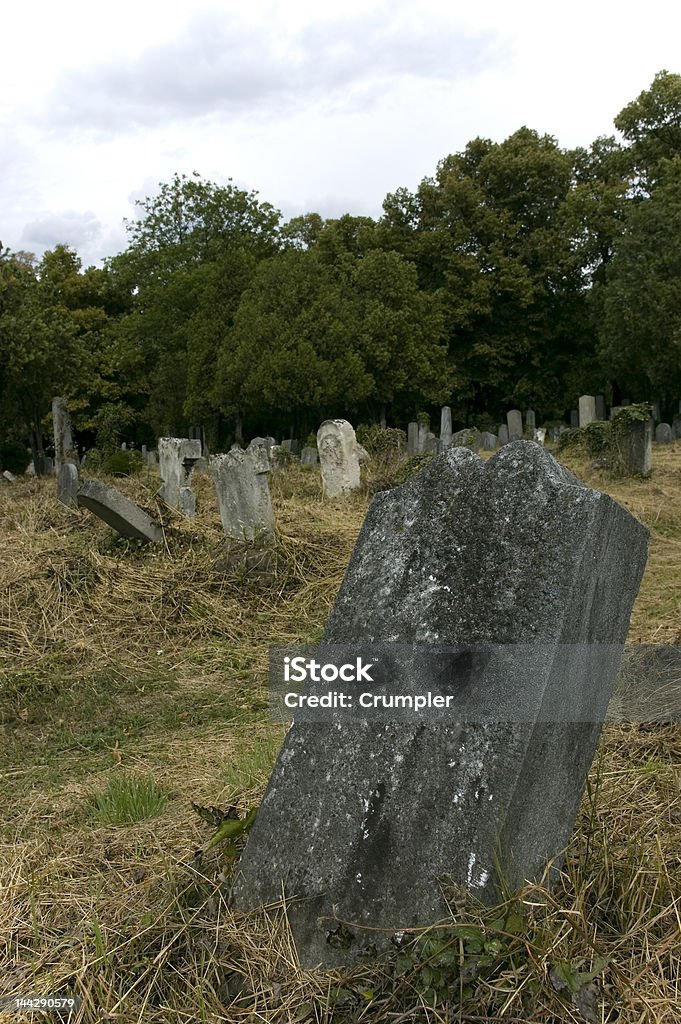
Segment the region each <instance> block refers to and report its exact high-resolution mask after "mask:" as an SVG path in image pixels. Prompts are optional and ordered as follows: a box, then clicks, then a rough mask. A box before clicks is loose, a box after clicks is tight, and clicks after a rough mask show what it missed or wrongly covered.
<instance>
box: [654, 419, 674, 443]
mask: <svg viewBox="0 0 681 1024" xmlns="http://www.w3.org/2000/svg"><path fill="white" fill-rule="evenodd" d="M673 440H674V434H673V433H672V428H671V427H670V425H669V424H668V423H658V425H657V426H656V427H655V441H656V443H657V444H671V443H672V441H673Z"/></svg>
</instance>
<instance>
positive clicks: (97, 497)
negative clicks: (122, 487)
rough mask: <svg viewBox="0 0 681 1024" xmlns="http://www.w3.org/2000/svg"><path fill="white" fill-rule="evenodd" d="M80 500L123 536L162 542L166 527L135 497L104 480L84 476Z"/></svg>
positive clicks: (79, 493)
mask: <svg viewBox="0 0 681 1024" xmlns="http://www.w3.org/2000/svg"><path fill="white" fill-rule="evenodd" d="M78 504H79V505H81V506H82V507H83V508H87V509H89V510H90V512H94V514H95V515H96V516H99V518H100V519H103V520H104V522H105V523H107V524H108V525H109V526H111V527H112V528H113V529H114V530H116V532H117V533H120V535H121V536H122V537H129V538H130V539H131V540H143V541H151V542H152V543H154V544H161V543H162V541H163V530H162V529H161V527H160V526H159V525H158V523H155V522H154V520H153V519H152V518H151V517H150V516H148V515H147V513H146V512H143V511H142V509H141V508H139V507H138V506H137V505H135V503H134V502H133V501H130V499H129V498H126V496H125V495H124V494H121V492H120V491H117V490H116V488H115V487H109V485H108V484H105V483H102V482H101V480H84V481H83V483H82V484H81V485H80V487H79V489H78Z"/></svg>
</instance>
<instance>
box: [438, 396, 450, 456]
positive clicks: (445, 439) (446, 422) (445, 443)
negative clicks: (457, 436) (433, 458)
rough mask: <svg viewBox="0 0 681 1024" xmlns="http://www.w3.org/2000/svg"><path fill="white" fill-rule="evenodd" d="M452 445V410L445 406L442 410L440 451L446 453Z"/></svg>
mask: <svg viewBox="0 0 681 1024" xmlns="http://www.w3.org/2000/svg"><path fill="white" fill-rule="evenodd" d="M451 443H452V410H451V409H450V407H449V406H448V405H443V406H442V409H441V410H440V451H442V452H443V451H445V449H447V448H449V447H450V445H451Z"/></svg>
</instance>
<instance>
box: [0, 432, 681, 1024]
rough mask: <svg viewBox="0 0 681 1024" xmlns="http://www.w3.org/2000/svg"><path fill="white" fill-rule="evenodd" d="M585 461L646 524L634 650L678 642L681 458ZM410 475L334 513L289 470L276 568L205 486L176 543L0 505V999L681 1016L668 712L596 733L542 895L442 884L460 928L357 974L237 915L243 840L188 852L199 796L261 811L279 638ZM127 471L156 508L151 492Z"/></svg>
mask: <svg viewBox="0 0 681 1024" xmlns="http://www.w3.org/2000/svg"><path fill="white" fill-rule="evenodd" d="M568 465H569V466H570V468H572V469H573V471H575V472H576V473H577V475H578V476H580V478H581V479H582V480H584V481H585V482H586V483H588V484H589V485H590V486H593V487H597V488H599V489H601V490H606V491H608V493H610V494H611V495H612V496H613V497H614V498H615V499H616V500H618V501H619V502H620V503H621V504H623V505H624V506H626V507H627V508H628V509H629V510H630V511H631V512H632V513H633V514H634V515H635V516H637V517H638V518H639V519H641V520H642V521H643V522H644V523H645V524H646V525H647V526H648V528H649V529H650V531H651V548H650V555H649V560H648V565H647V568H646V572H645V576H644V579H643V584H642V587H641V591H640V594H639V597H638V599H637V601H636V604H635V607H634V612H633V616H632V621H631V629H630V636H629V640H630V642H632V643H644V642H653V643H681V444H679V443H676V444H674V445H671V446H664V447H662V446H655V449H654V470H653V474H652V476H651V478H650V479H648V480H628V481H623V482H622V481H620V482H613V481H612V480H609V479H608V478H607V477H605V476H604V475H603V474H602V473H601V472H599V471H597V470H594V469H590V468H589V466H588V465H587V464H586V463H574V462H570V461H568ZM392 472H393V470H392V468H391V467H386V466H383V467H380V466H377V465H376V464H375V463H370V464H369V465H368V468H365V470H364V473H365V474H367V475H368V477H369V486H368V487H367V486H365V487H364V489H363V490H362V491H361V492H359V493H357V494H355V495H352V496H350V497H348V498H346V499H344V500H342V501H340V500H339V501H323V500H322V495H321V484H320V478H319V472H318V469H317V468H314V469H307V468H304V467H300V466H299V465H297V464H292V465H290V466H289V467H287V468H286V469H285V470H284V471H283V472H281V473H276V474H272V479H271V486H272V496H273V502H274V507H275V514H276V522H277V535H278V541H279V544H278V549H277V554H276V556H275V557H274V558H273V559H272V558H268V557H265V556H263V555H261V554H258V553H257V552H255V553H254V552H251V553H250V554H249V555H248V556H244V557H237V558H228V557H226V556H225V554H224V548H223V547H222V545H223V534H222V531H221V527H220V520H219V516H218V512H217V507H216V504H215V498H214V492H213V487H212V484H211V482H210V480H209V478H208V477H207V475H202V474H199V475H198V476H197V479H196V483H195V491H196V493H197V510H198V512H197V517H196V518H195V519H194V520H188V519H183V518H182V517H180V516H179V515H175V514H173V515H170V514H168V513H167V512H165V513H164V527H165V543H164V545H162V546H160V547H154V546H151V545H149V546H147V547H143V546H139V545H138V544H137V543H133V542H126V541H123V540H120V539H116V538H115V535H114V534H113V533H112V532H111V531H110V530H109V529H108V528H107V527H106V526H105V525H104V524H103V523H102V522H100V521H99V520H97V519H96V518H95V517H94V516H92V515H90V514H89V513H87V512H84V511H82V510H72V509H68V508H66V507H64V506H61V505H59V504H58V503H57V501H56V498H55V495H54V480H52V479H43V480H21V481H17V482H16V483H15V484H14V485H12V486H6V487H4V488H3V489H2V491H0V566H1V567H2V568H1V571H0V725H1V729H2V737H1V742H2V746H1V748H0V819H1V821H0V826H1V832H0V892H1V898H0V958H1V962H0V995H9V994H11V995H50V994H52V995H57V994H60V995H64V994H69V995H74V996H77V997H79V999H80V1000H81V1006H80V1009H79V1010H78V1011H77V1013H76V1014H75V1015H74V1016H73V1017H72V1018H71V1019H72V1020H73V1021H120V1022H126V1024H127V1022H133V1021H149V1022H157V1021H158V1022H161V1021H168V1022H171V1021H172V1022H175V1021H177V1022H181V1021H206V1022H218V1021H228V1022H231V1021H235V1022H239V1021H244V1022H246V1021H248V1022H251V1021H262V1022H273V1024H274V1022H277V1024H278V1022H298V1024H303V1022H308V1021H309V1022H319V1024H321V1022H345V1021H358V1022H359V1021H366V1022H385V1024H389V1022H390V1024H400V1022H403V1021H404V1022H406V1021H411V1020H420V1021H428V1022H438V1021H471V1022H483V1021H489V1022H496V1021H507V1022H513V1021H517V1022H521V1021H522V1022H526V1021H531V1022H537V1024H539V1022H546V1024H549V1022H559V1021H560V1022H562V1021H584V1020H587V1021H594V1022H595V1021H607V1022H611V1021H612V1022H614V1021H618V1022H620V1024H629V1022H631V1024H634V1022H641V1024H643V1022H660V1024H662V1022H672V1021H678V1020H679V1019H680V1014H681V1011H680V1010H679V1007H680V1006H681V859H680V852H679V851H681V726H679V725H678V724H660V723H655V724H641V725H636V724H624V725H619V724H618V725H615V724H609V725H607V726H606V727H605V729H604V732H603V736H602V739H601V743H600V747H599V751H598V754H597V757H596V759H595V761H594V765H593V768H592V771H591V774H590V779H589V785H588V789H587V792H586V794H585V796H584V800H583V803H582V807H581V811H580V814H579V817H578V821H577V825H576V828H575V831H574V833H573V837H572V840H571V843H570V846H569V848H568V851H567V856H566V859H565V863H564V865H563V868H562V872H561V875H560V879H559V882H558V884H557V885H556V886H555V887H554V888H553V889H552V890H551V891H549V890H548V889H546V888H543V887H542V886H541V885H535V886H528V887H527V888H526V889H525V890H523V891H522V892H520V893H515V894H510V895H509V899H508V900H507V901H506V902H505V903H503V904H500V905H498V906H496V907H493V908H489V907H488V908H482V907H479V906H476V905H475V904H474V903H473V902H472V901H471V900H470V898H466V897H465V896H464V895H463V894H461V893H451V894H450V900H451V910H452V920H451V922H450V923H448V924H447V926H446V927H442V928H434V929H430V930H428V931H426V932H419V933H414V934H409V933H408V934H406V935H405V937H404V941H403V944H402V946H401V947H400V948H399V949H396V950H395V953H394V955H392V957H391V958H389V959H388V960H387V961H383V962H382V963H380V964H379V965H376V964H372V963H371V962H369V961H367V962H364V963H361V962H360V963H359V964H358V965H357V967H356V968H355V969H353V971H352V972H350V973H348V972H345V973H343V972H340V971H302V970H301V969H300V968H299V967H298V966H297V964H296V959H295V951H294V948H293V946H292V943H291V940H290V936H289V935H288V932H287V929H286V925H285V921H282V920H278V921H272V920H269V921H267V920H265V919H264V918H263V917H260V916H258V915H251V916H247V915H244V914H235V913H233V912H232V911H231V910H230V908H229V906H228V904H227V900H226V891H227V887H226V885H225V880H226V878H228V877H229V875H230V872H231V871H232V869H233V856H232V854H231V848H227V847H225V846H224V845H217V846H215V847H213V848H212V849H210V850H207V851H206V852H204V853H203V854H201V855H199V854H198V852H197V851H199V850H200V848H202V847H205V846H207V844H208V842H209V840H210V838H211V836H212V835H213V834H214V832H215V827H214V825H213V824H211V823H210V821H208V820H206V819H207V818H210V817H211V815H210V813H209V810H208V809H210V808H215V809H218V810H219V812H223V813H224V812H225V811H226V809H227V808H229V807H230V806H234V807H236V810H237V812H238V813H239V815H240V816H243V815H245V814H246V813H247V812H248V811H249V810H250V809H252V808H254V807H256V806H257V804H258V801H259V798H260V795H261V793H262V790H263V788H264V785H265V783H266V780H267V778H268V775H269V772H270V769H271V767H272V764H273V762H274V759H275V757H276V754H277V750H278V747H279V744H280V743H281V740H282V738H283V734H284V727H283V726H280V725H272V724H270V723H269V722H268V710H267V694H266V674H267V653H268V646H269V644H271V643H273V642H315V641H317V640H318V639H319V638H320V637H321V634H322V631H323V628H324V624H325V621H326V618H327V615H328V612H329V610H330V608H331V605H332V603H333V599H334V596H335V594H336V591H337V589H338V587H339V585H340V582H341V579H342V577H343V574H344V571H345V568H346V565H347V562H348V559H349V556H350V553H351V551H352V547H353V545H354V542H355V539H356V537H357V534H358V532H359V529H360V526H361V523H362V520H363V517H364V514H365V511H366V508H367V505H368V502H369V490H370V489H371V487H372V486H373V488H374V489H375V488H376V487H378V486H384V485H385V484H386V483H388V482H389V480H390V474H391V473H392ZM113 482H114V483H115V485H116V486H117V487H119V488H120V489H121V490H123V491H124V492H125V493H126V494H127V495H128V496H129V497H131V498H133V499H134V500H136V501H137V502H138V503H139V504H140V505H142V506H143V507H145V508H146V509H147V510H148V511H150V512H152V513H155V514H158V507H157V505H156V501H155V498H154V493H155V490H156V488H157V486H158V479H157V478H155V477H153V476H152V475H148V474H146V472H145V473H143V474H141V475H140V476H137V477H130V478H126V479H122V480H121V479H118V480H115V481H113ZM481 529H483V530H484V529H489V530H493V529H494V524H481ZM193 805H195V807H198V808H204V809H205V810H204V816H203V817H202V816H201V815H200V814H199V813H197V810H196V809H195V807H193ZM219 817H220V814H219V813H218V815H217V818H216V820H219ZM335 924H337V922H336V923H334V922H331V923H330V928H331V927H332V926H335ZM397 924H399V922H396V925H397ZM12 1019H14V1020H17V1021H21V1020H29V1019H35V1018H29V1016H28V1015H22V1014H18V1015H16V1016H14V1017H12Z"/></svg>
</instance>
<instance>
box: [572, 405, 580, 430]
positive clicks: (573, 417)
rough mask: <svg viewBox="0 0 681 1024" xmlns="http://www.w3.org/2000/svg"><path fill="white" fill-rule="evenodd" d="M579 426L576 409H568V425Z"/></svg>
mask: <svg viewBox="0 0 681 1024" xmlns="http://www.w3.org/2000/svg"><path fill="white" fill-rule="evenodd" d="M578 426H579V413H578V411H577V410H576V409H571V410H570V427H571V428H573V429H574V428H575V427H578Z"/></svg>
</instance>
